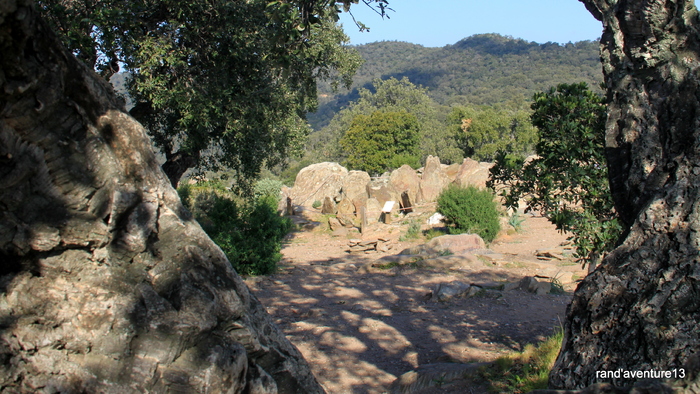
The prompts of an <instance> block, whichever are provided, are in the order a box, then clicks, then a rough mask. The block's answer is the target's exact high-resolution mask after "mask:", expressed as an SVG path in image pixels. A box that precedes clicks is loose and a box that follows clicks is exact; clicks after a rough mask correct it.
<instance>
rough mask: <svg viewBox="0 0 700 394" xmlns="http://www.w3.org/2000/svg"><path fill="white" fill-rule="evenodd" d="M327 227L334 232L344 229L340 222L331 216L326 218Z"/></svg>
mask: <svg viewBox="0 0 700 394" xmlns="http://www.w3.org/2000/svg"><path fill="white" fill-rule="evenodd" d="M328 227H330V229H331V231H335V230H337V229H339V228H345V227H344V226H343V225H342V223H340V220H338V219H337V218H334V217H333V216H331V217H329V218H328Z"/></svg>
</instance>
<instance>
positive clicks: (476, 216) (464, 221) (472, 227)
mask: <svg viewBox="0 0 700 394" xmlns="http://www.w3.org/2000/svg"><path fill="white" fill-rule="evenodd" d="M437 211H438V212H440V213H441V214H442V215H443V216H444V217H445V219H443V221H444V222H445V224H447V226H448V228H449V229H450V232H451V233H453V234H460V233H472V234H478V235H479V236H481V238H482V239H483V240H484V241H485V242H491V241H493V240H494V238H496V235H498V232H499V231H500V229H501V224H500V221H499V213H498V209H497V207H496V203H495V202H494V200H493V194H492V193H491V191H489V190H479V189H477V188H475V187H473V186H470V187H467V188H462V187H459V186H457V185H450V186H449V187H447V189H445V190H444V191H443V192H442V193H441V194H440V196H439V197H438V200H437Z"/></svg>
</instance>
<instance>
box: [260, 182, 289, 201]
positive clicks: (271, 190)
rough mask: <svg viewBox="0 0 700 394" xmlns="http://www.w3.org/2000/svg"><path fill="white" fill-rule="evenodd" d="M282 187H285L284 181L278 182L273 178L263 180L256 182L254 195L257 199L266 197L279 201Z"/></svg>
mask: <svg viewBox="0 0 700 394" xmlns="http://www.w3.org/2000/svg"><path fill="white" fill-rule="evenodd" d="M282 186H284V183H282V181H278V180H275V179H271V178H263V179H260V180H259V181H257V182H255V187H254V188H253V194H254V195H255V198H256V199H258V198H260V197H264V196H273V197H274V198H275V199H277V200H278V201H279V199H280V191H282Z"/></svg>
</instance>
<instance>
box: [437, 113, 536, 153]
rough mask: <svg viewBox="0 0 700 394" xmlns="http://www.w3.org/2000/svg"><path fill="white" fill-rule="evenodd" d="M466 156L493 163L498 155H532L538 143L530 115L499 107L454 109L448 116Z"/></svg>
mask: <svg viewBox="0 0 700 394" xmlns="http://www.w3.org/2000/svg"><path fill="white" fill-rule="evenodd" d="M448 122H449V124H450V127H451V129H452V130H453V133H454V134H455V135H457V140H458V141H459V145H460V147H461V148H462V150H463V151H464V156H465V157H471V158H472V159H475V160H478V161H494V160H495V159H496V156H497V153H498V152H499V151H500V152H508V153H509V154H517V155H529V154H531V153H532V152H533V151H534V147H535V144H536V143H537V131H536V129H535V128H534V127H533V126H532V124H531V123H530V113H529V112H528V111H525V110H513V109H509V108H504V107H501V106H499V107H496V106H474V107H472V106H469V107H455V108H453V109H452V112H451V113H450V115H449V117H448Z"/></svg>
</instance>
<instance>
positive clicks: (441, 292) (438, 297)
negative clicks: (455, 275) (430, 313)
mask: <svg viewBox="0 0 700 394" xmlns="http://www.w3.org/2000/svg"><path fill="white" fill-rule="evenodd" d="M470 288H471V285H469V284H467V283H464V282H459V281H452V282H450V283H438V285H437V286H435V289H434V290H433V300H435V301H439V302H445V301H449V300H450V299H452V298H454V297H463V296H465V295H466V294H467V293H468V292H469V289H470Z"/></svg>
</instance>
